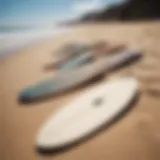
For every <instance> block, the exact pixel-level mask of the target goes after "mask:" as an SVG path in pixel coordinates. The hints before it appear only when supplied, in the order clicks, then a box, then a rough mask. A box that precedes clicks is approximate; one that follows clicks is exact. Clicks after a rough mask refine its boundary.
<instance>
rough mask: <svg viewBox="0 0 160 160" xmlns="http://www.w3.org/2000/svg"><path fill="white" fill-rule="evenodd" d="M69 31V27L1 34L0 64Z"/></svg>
mask: <svg viewBox="0 0 160 160" xmlns="http://www.w3.org/2000/svg"><path fill="white" fill-rule="evenodd" d="M70 29H71V27H61V28H55V29H52V30H43V29H42V30H39V31H27V32H17V33H2V34H0V42H1V45H0V62H1V61H3V60H4V59H6V58H8V57H10V56H12V55H15V54H16V53H17V52H20V51H22V50H25V49H26V48H30V47H32V46H36V45H39V44H41V43H45V42H46V41H49V40H51V39H56V38H57V37H58V36H60V35H61V34H64V33H65V32H69V31H70Z"/></svg>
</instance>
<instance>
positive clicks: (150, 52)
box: [0, 22, 160, 160]
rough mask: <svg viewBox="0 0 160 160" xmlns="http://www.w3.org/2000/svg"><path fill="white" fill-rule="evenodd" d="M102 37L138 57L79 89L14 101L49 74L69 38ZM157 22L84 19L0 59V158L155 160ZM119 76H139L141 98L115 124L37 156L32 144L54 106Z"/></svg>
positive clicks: (159, 135) (159, 147)
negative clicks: (138, 50) (139, 52)
mask: <svg viewBox="0 0 160 160" xmlns="http://www.w3.org/2000/svg"><path fill="white" fill-rule="evenodd" d="M98 40H106V41H107V42H110V43H112V44H119V43H122V44H123V43H124V44H126V45H127V47H128V48H129V49H132V48H141V49H142V53H143V57H142V59H141V60H140V61H137V62H136V63H134V64H132V65H129V66H126V67H125V68H123V69H120V70H117V71H116V72H113V73H110V74H108V75H105V78H104V79H102V80H100V81H97V82H96V83H93V84H90V85H89V86H86V87H83V88H81V89H76V90H74V91H71V92H68V93H65V94H63V95H60V96H58V97H53V98H50V99H48V100H44V101H41V102H37V103H33V104H28V105H27V104H26V105H25V104H19V103H18V101H17V98H18V97H17V95H18V93H19V91H21V90H22V89H23V88H25V87H26V86H28V85H31V84H34V83H36V82H37V81H40V80H43V79H46V78H49V77H53V76H54V74H55V71H54V70H53V71H52V70H51V71H46V70H45V66H46V65H47V64H50V63H52V62H53V61H54V52H55V51H56V50H57V49H58V48H60V47H61V46H63V45H64V44H66V43H68V42H89V43H92V42H95V41H98ZM159 69H160V22H144V23H122V24H119V23H113V24H112V23H109V24H107V23H106V24H86V25H79V26H75V27H74V28H73V30H72V32H67V33H64V34H62V35H59V36H58V37H57V38H56V39H55V38H53V39H49V40H46V41H45V42H43V43H40V44H38V45H35V46H32V47H28V48H26V49H24V50H21V51H19V52H18V53H17V54H14V55H13V56H10V57H8V58H7V59H5V60H3V61H1V62H0V86H1V90H0V94H1V96H0V98H1V99H0V113H1V116H0V117H1V120H0V123H1V124H0V126H1V128H0V135H1V136H0V151H1V154H2V155H1V156H2V158H0V159H2V160H37V159H46V160H51V159H54V160H75V159H77V160H90V159H92V160H97V159H100V160H107V159H110V160H159V159H160V125H159V124H160V73H159ZM123 76H134V77H136V78H137V79H138V82H139V90H140V93H141V94H140V97H139V100H138V102H137V103H136V105H135V106H134V107H133V108H132V109H131V110H130V111H129V112H128V113H127V114H126V115H125V116H124V117H123V118H121V119H120V120H119V121H118V122H117V123H115V124H114V125H112V126H111V127H110V128H108V129H106V130H104V131H103V132H101V133H100V134H98V135H97V136H95V137H93V138H92V139H90V140H89V141H87V142H85V143H83V144H81V145H79V146H76V147H74V148H73V149H71V150H69V151H68V152H65V153H61V154H59V155H57V156H50V157H43V158H41V157H39V155H38V154H37V153H36V152H35V149H34V144H35V137H36V135H37V132H38V130H39V128H40V126H41V125H42V123H43V122H44V121H45V120H46V118H47V117H48V116H49V115H50V114H51V113H52V112H54V111H56V110H57V109H58V108H60V107H63V106H64V105H65V104H67V103H69V102H71V101H72V100H73V99H74V98H75V97H78V96H79V95H80V94H83V91H84V90H87V89H88V88H89V87H92V86H94V85H97V84H99V83H101V82H102V81H103V82H104V81H109V80H111V79H117V78H118V77H123Z"/></svg>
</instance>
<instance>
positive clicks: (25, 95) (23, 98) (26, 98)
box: [18, 90, 32, 103]
mask: <svg viewBox="0 0 160 160" xmlns="http://www.w3.org/2000/svg"><path fill="white" fill-rule="evenodd" d="M18 100H19V102H20V103H27V102H30V101H32V96H30V92H29V91H27V90H24V91H22V92H21V93H20V94H19V98H18Z"/></svg>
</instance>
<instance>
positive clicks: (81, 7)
mask: <svg viewBox="0 0 160 160" xmlns="http://www.w3.org/2000/svg"><path fill="white" fill-rule="evenodd" d="M103 6H104V3H103V0H85V1H80V2H77V3H74V4H73V5H72V10H73V12H74V13H77V14H79V15H80V14H84V13H87V12H92V11H98V10H99V9H101V8H103Z"/></svg>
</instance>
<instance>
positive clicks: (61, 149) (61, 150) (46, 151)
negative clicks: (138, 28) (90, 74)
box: [35, 92, 141, 156]
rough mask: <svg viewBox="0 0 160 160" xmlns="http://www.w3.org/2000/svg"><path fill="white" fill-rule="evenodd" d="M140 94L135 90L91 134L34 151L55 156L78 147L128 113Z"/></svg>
mask: <svg viewBox="0 0 160 160" xmlns="http://www.w3.org/2000/svg"><path fill="white" fill-rule="evenodd" d="M140 94H141V93H140V92H137V93H136V95H135V96H134V98H133V99H132V100H131V101H130V103H129V104H128V105H127V106H126V107H125V109H124V110H123V111H122V112H121V113H120V114H118V115H117V116H116V117H114V118H113V119H111V121H110V122H109V123H106V124H104V125H102V126H101V127H99V128H98V129H97V130H95V131H93V132H92V133H91V134H89V135H87V136H85V137H83V138H81V139H79V140H77V141H76V142H71V143H69V144H66V145H65V146H61V147H59V148H41V147H38V146H35V150H36V152H37V153H38V154H40V155H42V156H56V155H59V154H62V153H65V152H67V151H70V150H71V149H73V148H75V147H79V146H80V145H81V144H82V143H86V142H87V141H89V140H91V139H92V138H94V137H95V136H98V134H100V133H102V132H104V131H105V130H106V129H109V128H110V127H111V126H113V125H114V124H116V123H118V122H119V121H120V120H121V119H122V118H124V116H126V115H127V114H128V113H129V111H131V110H132V109H133V107H134V106H135V105H136V103H137V102H138V101H139V98H140Z"/></svg>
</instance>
